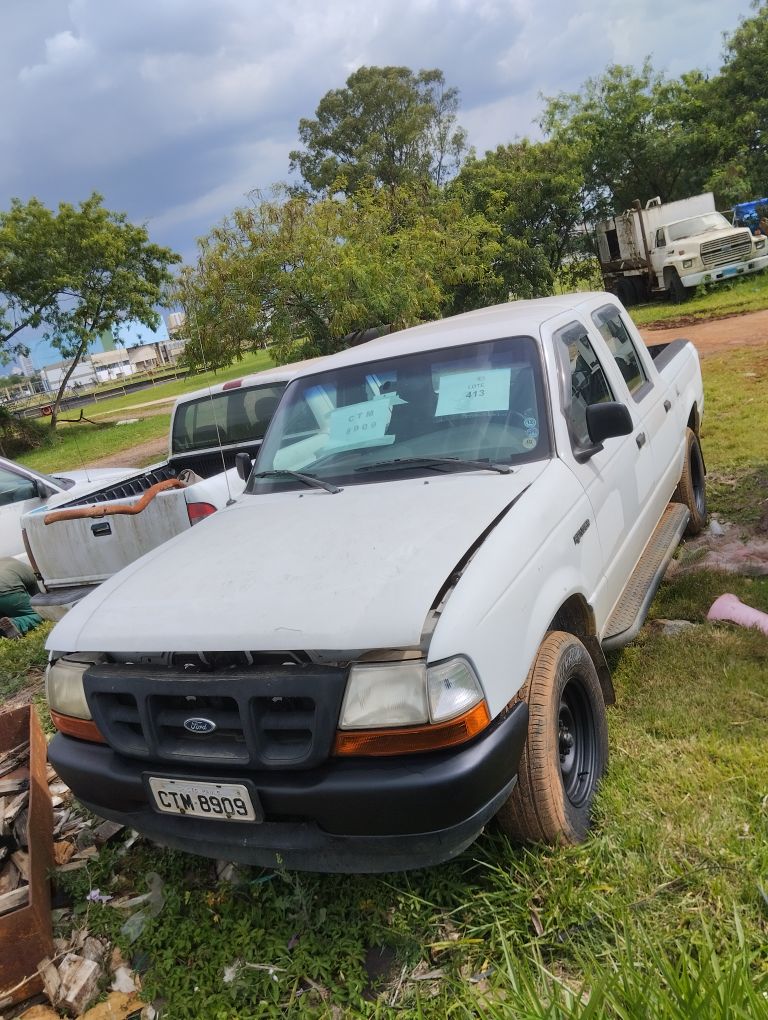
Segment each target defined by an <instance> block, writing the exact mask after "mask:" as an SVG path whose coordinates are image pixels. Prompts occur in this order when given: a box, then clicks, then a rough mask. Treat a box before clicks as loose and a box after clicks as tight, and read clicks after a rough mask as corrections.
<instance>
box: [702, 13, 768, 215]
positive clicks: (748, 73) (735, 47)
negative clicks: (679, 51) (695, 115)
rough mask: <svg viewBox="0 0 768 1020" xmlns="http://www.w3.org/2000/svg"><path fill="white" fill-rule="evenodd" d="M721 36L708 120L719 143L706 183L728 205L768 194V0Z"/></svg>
mask: <svg viewBox="0 0 768 1020" xmlns="http://www.w3.org/2000/svg"><path fill="white" fill-rule="evenodd" d="M753 8H754V9H755V12H756V13H755V14H754V16H753V17H751V18H744V19H743V20H742V22H741V24H740V25H739V27H738V28H737V29H736V31H735V32H733V33H732V34H731V35H730V36H729V37H728V38H727V39H726V45H725V54H724V60H723V66H722V68H721V69H720V74H719V75H718V76H717V77H716V78H715V79H714V80H713V82H712V96H711V102H710V104H709V107H708V121H709V124H710V127H711V130H712V132H713V134H714V135H715V136H716V138H717V141H718V143H719V147H718V159H717V162H716V165H715V167H714V168H713V170H712V173H711V176H710V179H709V183H710V186H711V187H712V188H713V190H715V192H716V193H717V194H718V195H719V196H721V197H722V200H723V201H724V202H727V203H728V204H730V203H733V202H738V201H745V200H748V199H750V198H759V197H763V196H765V195H768V3H765V2H762V3H759V2H757V0H755V2H753Z"/></svg>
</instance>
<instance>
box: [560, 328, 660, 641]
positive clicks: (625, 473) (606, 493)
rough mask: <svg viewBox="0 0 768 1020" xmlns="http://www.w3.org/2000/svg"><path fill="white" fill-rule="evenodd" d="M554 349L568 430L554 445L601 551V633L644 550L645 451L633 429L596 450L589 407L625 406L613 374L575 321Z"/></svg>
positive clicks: (597, 601) (598, 617)
mask: <svg viewBox="0 0 768 1020" xmlns="http://www.w3.org/2000/svg"><path fill="white" fill-rule="evenodd" d="M553 343H554V349H555V354H556V358H557V360H558V363H559V364H558V372H559V376H560V399H561V410H562V415H563V418H564V420H565V423H566V426H567V432H566V435H567V439H566V441H565V442H564V443H561V442H558V452H559V453H560V454H561V456H562V459H563V460H564V461H565V462H566V463H567V464H568V465H569V467H570V469H571V471H572V472H573V473H574V475H575V476H576V477H577V478H578V480H579V481H580V483H581V485H582V486H583V488H584V491H585V492H586V494H587V497H588V500H589V504H590V506H591V508H592V513H593V519H592V521H591V522H589V524H591V523H594V526H595V527H596V529H597V533H598V536H599V539H600V547H601V550H602V559H603V582H602V584H601V585H600V586H599V588H598V590H597V591H596V592H595V594H594V599H595V604H594V610H595V617H596V620H597V623H598V627H600V626H601V625H602V623H604V622H605V620H607V618H608V616H609V615H610V612H611V610H612V609H613V607H614V605H615V604H616V602H617V601H618V599H619V596H620V595H621V593H622V591H623V589H624V586H625V584H626V582H627V579H628V578H629V576H630V574H631V573H632V570H633V569H634V566H635V564H636V563H637V561H638V559H639V558H640V554H641V553H642V551H643V548H644V546H645V542H646V537H645V535H644V531H643V528H642V526H641V523H640V522H641V519H642V517H643V512H644V509H645V508H644V506H643V502H642V491H643V489H642V486H641V485H639V484H638V477H640V476H642V474H643V470H644V468H643V463H642V459H643V456H644V451H643V448H642V444H638V442H637V435H636V433H637V431H638V430H637V428H635V429H634V430H633V432H632V433H631V434H630V435H626V436H618V437H616V438H614V439H608V440H606V442H605V443H604V444H603V448H602V449H599V450H597V451H595V450H594V447H593V444H592V442H591V440H590V438H589V433H588V431H587V417H586V411H587V407H588V406H589V405H590V404H600V403H605V402H607V401H615V400H618V401H622V402H624V403H626V400H625V399H624V395H623V394H622V393H621V392H618V393H617V390H618V387H616V386H615V383H614V384H612V383H611V375H612V372H610V371H607V370H606V368H607V366H605V365H603V363H602V361H601V358H600V356H599V355H598V352H597V349H596V344H595V343H593V341H592V339H591V337H590V333H589V329H588V328H587V326H586V325H585V324H584V323H583V322H580V321H579V320H577V319H574V320H571V321H569V322H567V323H565V324H564V325H562V326H560V327H559V328H555V329H554V331H553ZM630 411H631V408H630ZM645 452H646V453H647V452H648V451H645ZM585 524H587V522H585ZM587 526H588V525H587Z"/></svg>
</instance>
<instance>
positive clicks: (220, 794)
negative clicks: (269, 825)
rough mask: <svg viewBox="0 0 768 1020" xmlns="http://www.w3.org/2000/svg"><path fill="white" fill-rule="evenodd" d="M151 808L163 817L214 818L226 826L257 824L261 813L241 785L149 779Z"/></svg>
mask: <svg viewBox="0 0 768 1020" xmlns="http://www.w3.org/2000/svg"><path fill="white" fill-rule="evenodd" d="M149 789H150V791H151V793H152V796H153V798H154V801H155V807H156V808H157V810H158V811H162V812H163V813H164V814H167V815H188V816H190V817H192V818H214V819H219V820H224V821H228V822H261V821H263V819H264V813H263V811H262V810H261V805H260V804H259V803H258V801H256V800H255V797H254V796H253V795H252V794H251V792H250V790H249V789H248V787H247V786H243V785H242V784H241V783H188V782H186V781H185V780H182V779H161V778H159V777H158V776H150V777H149Z"/></svg>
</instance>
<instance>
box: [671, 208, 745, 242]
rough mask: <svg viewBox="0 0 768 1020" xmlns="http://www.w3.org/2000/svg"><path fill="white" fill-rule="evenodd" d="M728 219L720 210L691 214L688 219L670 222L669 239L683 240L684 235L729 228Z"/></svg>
mask: <svg viewBox="0 0 768 1020" xmlns="http://www.w3.org/2000/svg"><path fill="white" fill-rule="evenodd" d="M730 226H731V225H730V223H729V222H728V220H727V219H726V218H725V216H723V215H722V214H721V213H719V212H713V213H704V215H703V216H691V217H690V219H687V220H678V221H677V223H670V224H669V226H668V227H667V233H668V234H669V240H670V242H672V241H681V240H682V239H683V238H684V237H693V236H694V234H704V233H706V232H707V231H708V230H728V229H729V228H730Z"/></svg>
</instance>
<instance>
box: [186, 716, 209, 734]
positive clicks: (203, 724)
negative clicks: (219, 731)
mask: <svg viewBox="0 0 768 1020" xmlns="http://www.w3.org/2000/svg"><path fill="white" fill-rule="evenodd" d="M184 729H185V730H189V732H190V733H213V731H214V730H215V729H216V723H215V722H214V721H213V719H203V718H202V717H201V716H193V717H192V718H191V719H185V720H184Z"/></svg>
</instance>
